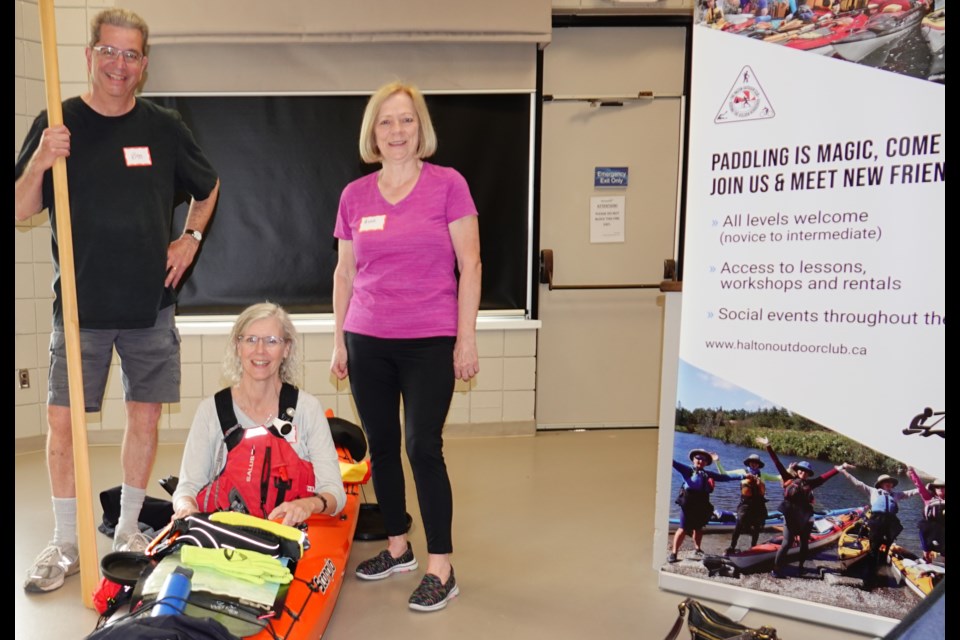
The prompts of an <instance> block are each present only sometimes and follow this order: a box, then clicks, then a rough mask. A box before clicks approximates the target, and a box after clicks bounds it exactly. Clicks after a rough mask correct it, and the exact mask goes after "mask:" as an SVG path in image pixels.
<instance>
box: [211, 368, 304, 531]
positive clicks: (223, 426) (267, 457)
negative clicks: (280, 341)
mask: <svg viewBox="0 0 960 640" xmlns="http://www.w3.org/2000/svg"><path fill="white" fill-rule="evenodd" d="M298 396H299V391H298V390H297V388H296V387H294V386H293V385H290V384H287V383H283V386H282V387H281V388H280V408H279V411H278V413H277V415H278V416H280V418H279V419H278V420H275V421H274V423H273V424H272V425H270V426H259V427H253V428H251V429H244V428H243V427H242V426H240V423H239V422H238V421H237V416H236V414H235V413H234V412H233V397H232V395H231V393H230V388H229V387H228V388H226V389H221V390H220V391H218V392H217V393H216V395H215V396H214V401H215V402H216V405H217V417H219V419H220V430H221V431H222V432H223V440H224V443H225V444H226V446H227V461H226V465H225V466H224V467H223V471H221V472H220V474H219V475H217V477H216V478H214V479H213V481H212V482H211V483H210V484H208V485H207V486H206V487H204V488H203V489H201V490H200V493H198V494H197V504H198V505H199V506H200V511H201V512H202V513H212V512H214V511H240V512H243V513H249V514H251V515H255V516H258V517H261V518H266V517H267V516H268V515H270V512H271V511H273V509H274V508H276V506H277V505H279V504H282V503H284V502H287V501H290V500H295V499H297V498H304V497H308V496H313V495H314V494H315V487H314V482H315V477H314V473H313V465H312V464H311V463H310V462H309V461H307V460H303V459H302V458H301V457H300V456H298V455H297V452H296V450H295V449H294V448H293V446H292V445H291V444H290V443H289V442H288V441H287V439H286V437H287V436H288V435H290V434H291V433H293V434H296V429H297V427H296V426H294V425H293V424H292V422H293V415H294V411H295V410H296V406H297V398H298Z"/></svg>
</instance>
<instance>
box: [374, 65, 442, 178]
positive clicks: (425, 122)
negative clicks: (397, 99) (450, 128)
mask: <svg viewBox="0 0 960 640" xmlns="http://www.w3.org/2000/svg"><path fill="white" fill-rule="evenodd" d="M396 93H405V94H407V95H408V96H410V99H411V100H412V101H413V108H414V110H415V111H416V112H417V120H419V121H420V126H419V127H418V129H419V140H418V142H417V157H418V158H420V159H421V160H422V159H423V158H429V157H430V156H432V155H433V154H434V153H436V152H437V133H436V131H434V130H433V122H432V121H431V120H430V111H429V110H427V102H426V100H424V99H423V94H422V93H420V90H419V89H417V88H416V87H415V86H413V85H412V84H406V83H403V82H399V81H397V82H390V83H388V84H385V85H383V86H382V87H380V88H379V89H377V91H376V92H375V93H374V94H373V95H372V96H370V100H369V101H368V102H367V107H366V109H364V111H363V123H362V124H361V125H360V157H361V158H362V159H363V161H364V162H366V163H368V164H373V163H375V162H380V161H381V160H382V159H383V155H382V154H381V153H380V149H379V148H377V139H376V136H375V135H374V131H373V130H374V128H375V127H376V126H377V115H379V113H380V107H382V106H383V103H384V102H386V101H387V98H389V97H391V96H393V95H394V94H396Z"/></svg>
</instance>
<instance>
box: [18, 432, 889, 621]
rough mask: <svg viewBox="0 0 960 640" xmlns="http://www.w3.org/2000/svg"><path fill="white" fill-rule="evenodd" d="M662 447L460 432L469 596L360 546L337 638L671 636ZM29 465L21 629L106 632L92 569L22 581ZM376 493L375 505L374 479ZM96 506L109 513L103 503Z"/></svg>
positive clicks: (171, 462)
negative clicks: (659, 511) (414, 600)
mask: <svg viewBox="0 0 960 640" xmlns="http://www.w3.org/2000/svg"><path fill="white" fill-rule="evenodd" d="M656 451H657V432H656V431H655V430H604V431H589V432H543V433H540V434H538V435H536V436H533V437H514V438H509V437H501V438H475V439H466V438H455V439H449V440H448V441H447V444H446V453H447V461H448V465H449V467H450V472H451V479H452V482H453V486H454V501H455V505H454V507H455V511H454V544H455V548H456V553H455V554H454V557H453V563H454V567H455V568H456V571H457V578H458V582H459V584H460V589H461V595H460V597H458V598H456V599H455V600H453V601H452V602H451V603H450V605H449V606H448V607H447V608H446V609H445V610H443V611H440V612H436V613H430V614H422V613H415V612H412V611H410V610H409V609H407V606H406V601H407V597H408V596H409V595H410V592H411V591H412V590H413V589H414V587H415V586H416V585H417V582H418V581H419V578H420V574H418V573H411V574H398V575H395V576H392V577H391V578H389V579H387V580H384V581H379V582H373V583H368V582H362V581H360V580H357V579H354V578H353V576H352V570H353V568H354V567H355V566H356V564H357V563H358V562H359V561H360V560H362V559H364V558H366V557H368V556H371V555H374V554H376V553H377V552H378V551H379V550H380V549H381V548H382V543H381V542H357V543H355V544H354V546H353V552H352V556H351V560H350V565H349V567H348V576H349V577H348V578H347V580H346V581H345V583H344V585H343V589H342V591H341V593H340V598H339V602H338V603H337V608H336V610H335V611H334V614H333V618H332V620H331V621H330V625H329V626H328V627H327V632H326V634H325V635H324V637H325V638H327V639H328V640H331V639H332V640H337V639H345V638H390V639H395V640H404V639H405V638H410V639H414V638H415V639H416V640H430V639H432V638H438V639H439V638H442V639H444V640H450V639H452V638H456V639H458V640H471V639H479V638H523V639H531V640H537V639H565V638H571V639H579V638H617V639H619V638H624V639H634V640H635V639H640V640H647V639H649V640H660V639H661V638H663V637H664V636H665V635H666V633H667V632H668V631H669V629H670V627H671V625H672V624H673V622H674V620H675V619H676V612H677V608H676V605H677V603H678V602H680V600H681V599H682V598H683V596H682V595H681V594H677V593H672V592H668V591H663V590H661V589H660V588H659V587H658V579H657V571H656V570H655V569H654V568H653V566H652V553H653V549H652V545H653V542H652V537H653V524H652V518H653V501H654V494H655V486H654V473H655V464H656ZM180 452H181V446H180V445H161V447H160V453H159V454H158V459H157V464H156V467H155V469H154V474H153V476H154V480H153V481H152V483H151V488H150V489H149V490H148V491H149V493H150V494H151V495H155V496H157V497H164V493H163V490H162V489H161V488H160V487H159V485H158V484H157V483H156V480H155V479H156V478H160V477H163V476H166V475H168V474H171V473H174V474H175V473H176V472H177V470H178V469H179V458H180ZM15 462H16V503H15V504H16V507H15V509H16V519H15V522H16V524H15V529H16V531H15V537H14V540H16V543H17V544H16V548H15V551H14V555H15V562H14V564H15V581H16V586H15V590H14V591H15V603H14V606H15V611H16V614H15V620H16V624H15V628H16V631H15V637H16V638H17V639H18V640H19V639H22V640H37V639H46V638H56V639H58V640H69V639H71V638H83V637H85V636H86V635H88V634H89V633H90V632H91V631H92V630H93V629H94V625H95V624H96V621H97V614H96V612H95V611H93V610H90V609H86V608H84V606H83V603H82V599H81V596H80V578H79V576H76V577H72V578H70V579H68V581H67V584H66V585H65V586H64V587H63V588H62V589H60V590H59V591H56V592H53V593H49V594H43V595H27V594H25V593H24V592H23V590H22V589H21V582H22V578H23V576H24V574H25V572H26V570H27V569H28V567H29V565H30V563H31V561H32V560H33V557H34V555H35V554H36V553H37V552H39V551H40V550H41V549H42V548H43V547H44V545H45V543H46V541H47V539H48V537H49V536H50V532H51V531H52V526H53V525H52V515H51V511H50V501H49V494H48V491H49V490H48V483H47V479H46V468H45V465H44V459H43V454H42V452H37V453H29V454H22V455H18V456H16V460H15ZM118 462H119V447H117V446H98V447H92V448H91V452H90V469H91V471H90V473H91V485H92V487H93V490H94V492H95V494H98V493H99V491H100V490H102V489H104V488H107V487H110V486H114V485H117V484H119V482H120V472H119V469H118ZM409 491H412V483H411V484H409V485H408V494H409ZM409 495H411V499H410V501H409V505H408V510H409V511H410V513H411V514H412V515H413V516H414V526H413V528H412V529H411V540H412V542H413V546H414V551H415V552H416V553H417V554H418V555H419V556H421V557H425V555H426V544H425V541H424V537H423V532H422V528H421V527H420V524H419V518H418V512H417V510H416V502H415V500H413V499H412V494H409ZM367 499H368V500H369V501H371V502H374V501H375V498H374V496H373V491H372V487H370V486H368V487H367ZM94 513H95V516H94V517H95V521H96V522H97V523H99V522H100V517H101V513H100V510H99V502H98V501H95V505H94ZM97 545H98V550H99V552H100V555H101V556H102V555H103V554H105V553H107V552H108V551H109V549H110V540H109V539H108V538H106V537H105V536H103V535H102V534H100V533H97ZM713 604H714V605H715V606H716V607H717V608H718V609H719V610H721V611H723V610H725V609H726V605H724V604H722V603H713ZM744 622H745V623H747V624H751V625H757V626H759V625H761V624H768V625H771V626H774V627H776V628H777V629H778V631H779V633H780V637H781V639H783V640H803V639H806V638H817V640H839V639H862V638H868V637H872V636H864V635H858V634H855V633H851V632H850V631H847V630H841V629H835V628H828V627H823V626H819V625H817V624H813V623H811V622H809V621H801V620H794V619H789V618H782V617H779V616H777V615H772V614H769V613H764V612H761V611H751V612H749V613H747V615H746V617H745V618H744ZM685 633H686V632H683V634H685ZM680 637H681V638H684V637H686V636H685V635H681V636H680Z"/></svg>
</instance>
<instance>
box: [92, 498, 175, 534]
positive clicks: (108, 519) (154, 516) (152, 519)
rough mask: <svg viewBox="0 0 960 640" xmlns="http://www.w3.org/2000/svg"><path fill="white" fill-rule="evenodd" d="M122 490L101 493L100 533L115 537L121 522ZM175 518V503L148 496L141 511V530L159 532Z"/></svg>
mask: <svg viewBox="0 0 960 640" xmlns="http://www.w3.org/2000/svg"><path fill="white" fill-rule="evenodd" d="M120 490H121V487H119V486H117V487H112V488H110V489H106V490H104V491H101V492H100V506H101V507H103V522H102V523H101V524H100V526H99V527H97V529H99V531H100V533H102V534H104V535H107V536H109V537H111V538H112V537H113V532H114V530H115V529H116V528H117V523H118V522H119V521H120ZM172 518H173V503H172V502H171V501H169V500H161V499H160V498H154V497H151V496H147V497H146V498H144V500H143V508H142V509H141V510H140V530H141V531H148V530H149V531H159V530H160V529H163V528H164V527H165V526H167V523H169V522H170V520H171V519H172Z"/></svg>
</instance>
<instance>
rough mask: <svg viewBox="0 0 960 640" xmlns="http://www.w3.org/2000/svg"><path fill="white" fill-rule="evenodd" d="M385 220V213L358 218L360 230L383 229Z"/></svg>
mask: <svg viewBox="0 0 960 640" xmlns="http://www.w3.org/2000/svg"><path fill="white" fill-rule="evenodd" d="M386 222H387V216H386V214H381V215H379V216H364V217H362V218H360V231H383V226H384V224H386Z"/></svg>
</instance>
